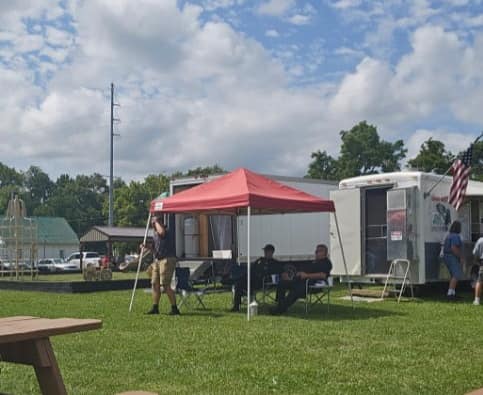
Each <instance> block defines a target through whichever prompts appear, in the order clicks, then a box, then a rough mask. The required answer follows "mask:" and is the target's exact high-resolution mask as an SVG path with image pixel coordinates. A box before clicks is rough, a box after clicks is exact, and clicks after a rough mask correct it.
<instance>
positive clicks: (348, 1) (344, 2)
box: [331, 0, 361, 9]
mask: <svg viewBox="0 0 483 395" xmlns="http://www.w3.org/2000/svg"><path fill="white" fill-rule="evenodd" d="M360 4H361V0H338V1H334V2H333V3H331V6H332V7H334V8H338V9H347V8H353V7H358V6H359V5H360Z"/></svg>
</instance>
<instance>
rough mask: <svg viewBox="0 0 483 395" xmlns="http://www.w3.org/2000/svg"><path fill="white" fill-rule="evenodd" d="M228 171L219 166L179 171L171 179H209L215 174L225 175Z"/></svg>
mask: <svg viewBox="0 0 483 395" xmlns="http://www.w3.org/2000/svg"><path fill="white" fill-rule="evenodd" d="M223 173H226V170H225V169H223V168H222V167H220V166H218V165H216V164H215V165H213V166H206V167H199V166H198V167H196V168H194V169H189V170H187V171H185V172H181V171H177V172H175V173H173V174H172V175H171V178H180V177H208V176H211V175H214V174H223Z"/></svg>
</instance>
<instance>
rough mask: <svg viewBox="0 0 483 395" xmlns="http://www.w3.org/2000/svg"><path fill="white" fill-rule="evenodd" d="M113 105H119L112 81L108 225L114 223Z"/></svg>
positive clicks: (115, 119) (114, 120) (114, 119)
mask: <svg viewBox="0 0 483 395" xmlns="http://www.w3.org/2000/svg"><path fill="white" fill-rule="evenodd" d="M114 106H119V104H116V103H114V83H112V82H111V133H110V139H111V161H110V171H109V220H108V225H109V226H113V225H114V175H113V170H114V136H118V134H114V122H119V119H117V118H114Z"/></svg>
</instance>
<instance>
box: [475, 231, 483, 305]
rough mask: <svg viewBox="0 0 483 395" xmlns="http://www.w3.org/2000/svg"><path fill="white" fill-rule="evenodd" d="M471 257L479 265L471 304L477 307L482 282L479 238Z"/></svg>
mask: <svg viewBox="0 0 483 395" xmlns="http://www.w3.org/2000/svg"><path fill="white" fill-rule="evenodd" d="M473 255H474V257H475V259H476V260H477V261H478V263H479V265H480V270H479V271H478V278H477V279H476V285H475V300H474V301H473V304H474V305H476V306H478V305H479V304H480V295H481V282H482V281H483V237H480V238H479V239H478V241H477V242H476V244H475V247H474V248H473Z"/></svg>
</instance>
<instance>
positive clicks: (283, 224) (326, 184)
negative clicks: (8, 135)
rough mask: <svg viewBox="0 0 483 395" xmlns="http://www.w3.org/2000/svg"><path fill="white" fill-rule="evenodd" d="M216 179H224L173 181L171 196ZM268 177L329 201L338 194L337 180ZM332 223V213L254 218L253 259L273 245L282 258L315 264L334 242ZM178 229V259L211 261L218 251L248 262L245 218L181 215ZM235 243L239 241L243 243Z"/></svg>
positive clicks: (176, 224)
mask: <svg viewBox="0 0 483 395" xmlns="http://www.w3.org/2000/svg"><path fill="white" fill-rule="evenodd" d="M216 177H219V176H210V177H206V178H179V179H175V180H172V181H171V183H170V194H171V195H172V194H175V193H177V192H181V191H183V190H185V189H187V188H191V187H193V186H196V185H199V184H201V183H203V182H207V181H211V180H213V179H214V178H216ZM267 177H268V178H271V179H273V180H276V181H278V182H280V183H282V184H285V185H288V186H291V187H293V188H297V189H299V190H301V191H304V192H307V193H310V194H312V195H315V196H318V197H321V198H324V199H328V198H329V194H330V191H332V190H336V189H337V183H336V182H332V181H322V180H313V179H308V178H302V177H285V176H272V175H268V176H267ZM193 220H194V222H195V225H194V226H193ZM196 222H197V225H196ZM329 223H330V220H329V213H297V214H273V215H257V216H253V217H252V218H251V248H250V250H251V252H252V255H253V256H252V259H254V258H256V257H259V256H260V255H262V254H263V251H262V248H263V246H264V245H265V244H268V243H270V244H273V245H274V246H275V256H276V257H277V259H280V260H306V259H312V258H313V256H314V251H315V246H316V245H317V244H319V243H325V244H327V245H329V243H330V236H329ZM188 225H189V226H188ZM175 229H176V230H175V234H176V254H177V256H178V257H185V258H203V257H211V255H212V251H213V250H232V251H233V254H234V256H236V257H237V258H238V261H239V262H246V259H247V257H246V255H247V239H246V237H247V229H246V217H245V216H239V217H238V221H235V220H234V218H232V217H229V216H223V215H207V216H203V215H201V216H192V215H189V214H176V215H175ZM188 229H189V230H188ZM237 235H238V236H237ZM237 239H238V240H237ZM236 241H238V244H237V243H236ZM197 245H199V248H197V247H196V246H197ZM237 245H238V249H237V247H236V246H237Z"/></svg>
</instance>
